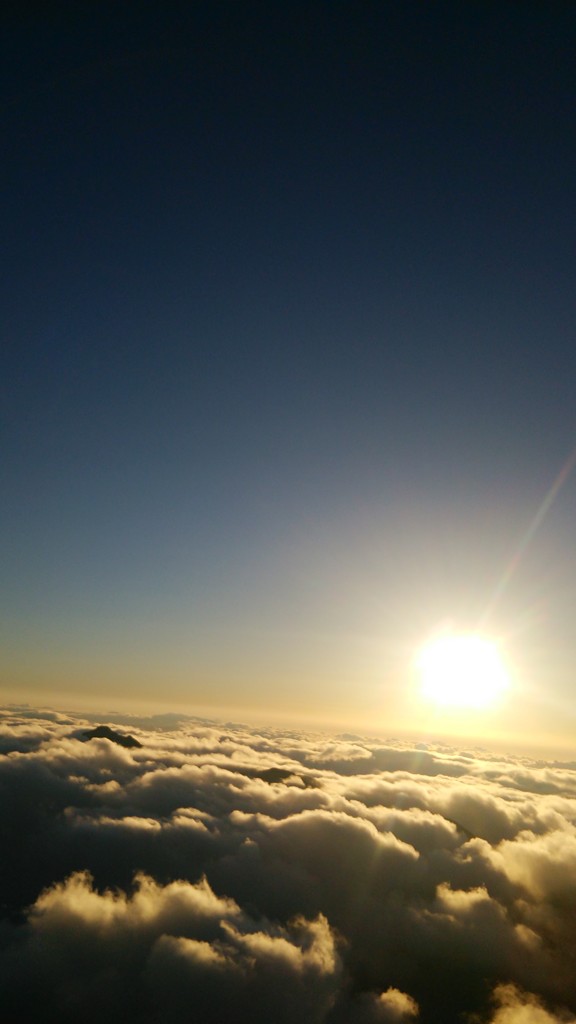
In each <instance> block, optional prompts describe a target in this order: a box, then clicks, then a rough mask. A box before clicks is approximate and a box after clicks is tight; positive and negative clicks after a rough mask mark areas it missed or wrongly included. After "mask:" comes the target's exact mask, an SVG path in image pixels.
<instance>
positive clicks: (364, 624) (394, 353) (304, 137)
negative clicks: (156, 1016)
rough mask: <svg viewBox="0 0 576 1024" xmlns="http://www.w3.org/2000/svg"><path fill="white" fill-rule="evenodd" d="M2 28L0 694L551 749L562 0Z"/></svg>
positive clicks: (200, 8)
mask: <svg viewBox="0 0 576 1024" xmlns="http://www.w3.org/2000/svg"><path fill="white" fill-rule="evenodd" d="M4 30H5V31H4V42H3V49H4V52H3V57H2V61H1V68H2V70H1V84H2V100H1V103H0V112H1V117H2V122H3V132H2V134H3V138H4V155H3V158H2V161H1V166H0V175H1V180H2V194H3V196H4V197H5V200H6V201H5V203H4V208H3V215H2V216H3V221H2V237H3V241H4V246H3V248H4V251H5V253H6V261H5V272H4V274H3V276H2V282H1V284H0V288H1V290H2V295H1V308H2V339H3V344H2V357H1V358H2V367H1V379H2V403H1V404H2V494H3V500H2V507H3V528H2V532H1V533H2V536H1V541H0V544H1V546H2V563H3V575H4V586H3V593H2V597H1V599H0V600H1V601H2V621H3V627H2V630H3V644H2V646H3V652H4V653H3V655H2V670H1V676H0V685H1V689H2V694H3V696H4V698H5V699H7V700H12V701H22V700H30V701H32V702H33V703H34V702H35V703H47V702H48V703H49V702H53V703H58V701H60V702H62V701H65V702H66V705H67V706H68V707H85V706H88V704H90V703H92V704H95V703H98V704H99V705H100V706H107V707H117V708H121V707H128V706H134V707H136V706H138V707H141V708H144V707H147V708H150V707H152V706H154V707H156V708H157V710H158V711H160V710H162V709H163V710H170V709H171V708H178V709H180V710H187V711H188V712H189V713H191V714H195V713H196V714H203V713H204V711H203V709H210V710H211V712H213V711H214V710H216V711H218V710H219V711H221V713H222V714H224V715H228V714H231V713H232V712H233V713H234V714H241V715H244V716H245V717H247V718H250V717H251V716H252V717H254V716H258V715H268V716H271V717H276V718H278V719H281V718H282V717H285V718H290V717H291V718H299V719H305V718H307V717H309V718H310V719H311V720H314V721H317V722H320V721H325V722H327V723H331V722H335V723H338V724H339V726H340V727H342V728H347V727H349V728H357V727H359V726H360V725H363V726H364V727H368V726H370V727H371V728H373V729H374V730H376V731H383V732H384V733H388V732H389V731H392V730H398V731H402V730H405V731H406V730H407V731H411V730H412V731H414V732H424V733H426V732H427V731H429V732H431V733H433V734H434V735H436V734H438V735H442V734H451V733H457V734H459V735H480V734H482V735H486V736H488V737H491V738H492V739H493V740H498V741H501V742H502V743H505V742H510V743H512V742H514V743H515V744H517V745H518V744H522V743H523V744H524V745H526V744H532V745H534V746H537V745H538V744H542V745H547V746H548V747H549V748H551V749H552V748H558V749H560V748H561V747H562V748H564V747H570V745H571V744H572V743H573V735H574V724H575V711H574V701H573V693H574V682H573V672H574V661H575V648H574V633H573V622H574V613H575V610H576V608H575V606H576V548H575V545H574V522H575V521H576V518H575V517H576V474H574V473H573V472H572V471H571V462H570V459H571V456H572V452H573V451H574V446H575V444H576V421H575V414H574V408H575V406H574V396H573V380H574V373H575V370H576V345H574V338H573V331H574V322H575V316H574V313H575V310H574V289H573V276H574V275H573V269H574V233H575V225H574V216H573V182H574V180H575V177H576V166H575V164H576V160H575V157H576V142H575V138H574V128H573V107H574V90H575V85H576V71H575V70H574V61H573V54H574V46H575V43H576V39H575V36H576V13H575V11H574V7H573V5H572V4H565V3H555V4H550V5H548V4H540V3H538V4H537V3H531V2H526V3H523V4H522V5H518V4H516V3H506V2H499V3H494V4H492V3H481V4H477V3H466V4H460V3H442V2H440V3H434V4H428V3H414V2H410V0H406V2H403V3H388V2H370V0H367V2H366V3H351V2H338V0H334V2H330V3H320V2H316V0H312V2H310V3H306V4H304V3H293V4H274V3H254V2H251V0H246V2H243V3H241V4H240V3H226V2H218V0H216V2H210V3H204V2H199V3H194V4H190V3H180V2H167V3H166V2H164V3H156V2H150V3H146V4H136V3H114V4H108V3H90V2H87V3H82V4H68V3H44V4H40V5H38V6H36V5H33V4H24V5H17V6H14V5H12V8H11V9H9V10H8V12H7V14H6V15H5V17H4ZM563 470H564V472H563ZM555 484H557V486H555ZM445 628H450V629H452V630H453V631H455V632H456V633H459V632H469V631H474V630H476V629H478V628H481V629H482V630H483V631H484V632H485V633H486V634H487V635H488V636H490V637H492V638H494V639H495V640H496V641H497V642H498V644H499V645H500V647H501V649H502V651H503V654H504V656H505V659H506V663H507V665H508V667H509V671H510V678H511V686H510V691H509V694H508V697H507V699H506V701H505V702H504V704H503V705H502V706H500V707H498V708H497V709H489V710H488V711H486V712H485V713H484V712H482V713H474V714H473V715H472V714H470V713H468V714H463V713H462V712H461V711H458V713H455V712H450V711H447V710H445V711H444V712H441V711H440V710H438V709H437V710H436V711H435V712H434V717H433V718H431V712H430V708H429V707H426V706H425V704H424V703H423V702H422V701H421V700H419V698H418V694H417V689H416V686H415V679H414V661H415V657H416V653H417V651H418V650H419V649H420V647H421V645H422V644H423V643H424V642H425V641H426V640H427V638H428V637H430V636H433V635H434V634H435V632H437V631H438V630H439V629H445Z"/></svg>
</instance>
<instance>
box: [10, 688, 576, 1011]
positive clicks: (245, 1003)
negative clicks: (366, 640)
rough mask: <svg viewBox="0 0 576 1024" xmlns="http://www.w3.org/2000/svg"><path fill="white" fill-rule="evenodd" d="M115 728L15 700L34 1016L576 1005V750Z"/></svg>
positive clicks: (18, 905)
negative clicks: (96, 734)
mask: <svg viewBox="0 0 576 1024" xmlns="http://www.w3.org/2000/svg"><path fill="white" fill-rule="evenodd" d="M108 724H109V725H110V726H111V727H112V728H113V729H117V730H119V731H120V733H122V732H130V733H132V735H134V736H135V737H136V738H137V739H138V741H139V743H140V744H141V746H139V747H134V748H126V747H124V746H122V745H120V744H119V743H116V742H114V741H113V740H110V739H106V738H95V739H90V740H87V739H86V737H85V735H84V734H85V733H86V731H87V730H88V729H89V728H90V727H91V725H92V722H89V721H88V720H81V719H79V718H78V716H75V715H63V714H60V713H58V712H52V711H47V712H43V711H35V710H34V709H29V708H27V709H24V708H23V709H17V708H11V709H8V708H7V709H5V710H4V713H3V714H2V716H1V718H0V751H2V753H1V754H0V828H1V841H2V855H3V856H2V873H1V874H0V903H1V920H0V993H1V994H2V1003H3V1006H4V1007H5V1012H6V1013H7V1014H8V1015H9V1016H10V1014H11V1015H12V1016H11V1017H10V1019H20V1020H35V1019H42V1020H43V1021H47V1022H50V1021H54V1022H56V1021H58V1022H59V1024H65V1022H67V1021H72V1020H74V1021H77V1020H78V1019H83V1020H85V1021H88V1022H90V1021H98V1022H101V1021H102V1020H103V1019H106V1020H107V1022H108V1024H114V1022H115V1021H122V1022H123V1024H130V1022H131V1021H136V1020H138V1021H139V1022H144V1024H148V1022H150V1024H152V1022H158V1021H162V1022H168V1024H180V1022H182V1024H185V1022H195V1021H202V1022H203V1024H210V1022H212V1021H214V1022H221V1021H223V1020H226V1021H227V1022H228V1021H230V1022H232V1024H234V1022H238V1024H244V1022H245V1021H251V1022H254V1024H258V1022H259V1021H274V1022H278V1024H282V1022H285V1024H293V1022H298V1024H300V1022H301V1021H306V1022H312V1024H314V1022H318V1024H379V1022H380V1024H410V1022H411V1021H414V1020H416V1019H418V1020H420V1021H422V1022H424V1024H426V1022H430V1024H436V1022H438V1024H439V1022H440V1021H441V1022H442V1024H457V1022H461V1021H463V1020H464V1019H465V1017H466V1015H474V1016H475V1020H476V1021H478V1022H479V1024H560V1022H568V1021H573V1020H574V1014H575V1012H576V980H575V979H576V972H575V971H574V964H575V963H576V926H575V924H574V909H575V908H576V889H575V883H574V878H575V877H576V766H571V765H566V764H563V765H560V766H555V765H554V764H547V765H544V764H542V763H531V762H529V761H527V760H526V759H524V760H522V761H514V760H513V759H511V758H506V759H502V760H499V759H498V758H496V757H492V756H490V755H488V754H487V753H486V752H482V754H481V755H478V756H476V755H475V754H473V753H471V752H470V751H464V752H459V751H457V750H452V749H446V748H434V749H433V748H430V749H427V750H423V749H421V748H414V749H410V748H407V747H406V746H405V745H404V746H402V745H401V744H399V743H394V742H389V743H388V744H386V745H383V744H382V743H381V742H378V743H375V742H373V741H370V740H369V739H367V738H366V737H350V736H346V737H332V738H330V737H325V736H318V735H306V734H296V733H293V732H290V733H287V732H274V731H273V730H250V729H247V728H243V727H240V726H231V725H226V726H224V727H223V726H221V725H219V724H218V723H215V722H206V721H200V720H195V719H182V720H180V721H178V720H175V719H174V718H173V717H170V718H167V719H165V718H159V719H156V720H153V719H150V720H145V719H132V720H129V719H126V720H125V721H123V722H122V721H120V720H116V721H115V720H113V719H112V720H108Z"/></svg>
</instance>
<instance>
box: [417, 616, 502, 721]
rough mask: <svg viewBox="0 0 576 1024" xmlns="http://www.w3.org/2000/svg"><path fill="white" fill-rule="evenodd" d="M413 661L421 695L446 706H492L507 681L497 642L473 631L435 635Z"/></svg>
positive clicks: (474, 707)
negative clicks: (416, 670) (415, 660)
mask: <svg viewBox="0 0 576 1024" xmlns="http://www.w3.org/2000/svg"><path fill="white" fill-rule="evenodd" d="M416 664H417V669H418V674H419V679H420V692H421V696H422V697H423V699H424V700H426V701H429V702H431V703H433V704H435V705H437V706H441V707H445V708H455V709H456V708H459V709H466V708H469V709H470V710H474V709H483V708H486V709H488V708H491V707H493V706H494V705H495V704H496V703H497V702H498V701H499V699H500V698H501V697H502V696H503V695H504V693H505V692H506V690H507V689H508V687H509V684H510V680H509V677H508V673H507V671H506V668H505V666H504V662H503V660H502V657H501V655H500V652H499V650H498V647H497V645H496V644H495V643H494V642H493V641H491V640H489V639H487V638H486V637H482V636H479V635H477V634H475V633H471V634H443V635H442V636H438V637H435V638H434V639H433V640H431V641H429V642H428V643H427V644H426V645H425V646H424V647H423V649H422V650H421V651H420V654H419V655H418V658H417V662H416Z"/></svg>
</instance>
